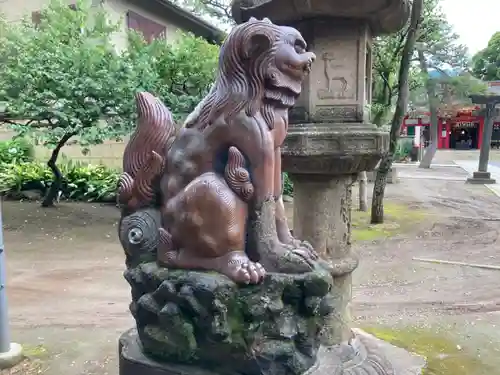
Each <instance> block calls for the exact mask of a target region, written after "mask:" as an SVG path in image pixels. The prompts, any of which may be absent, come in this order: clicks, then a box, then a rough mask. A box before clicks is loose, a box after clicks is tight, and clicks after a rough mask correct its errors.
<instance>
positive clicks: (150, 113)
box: [117, 92, 176, 210]
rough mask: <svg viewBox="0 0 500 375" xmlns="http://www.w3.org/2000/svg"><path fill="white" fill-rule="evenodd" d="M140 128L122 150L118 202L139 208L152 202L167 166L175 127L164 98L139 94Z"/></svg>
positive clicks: (138, 127) (145, 93) (137, 102)
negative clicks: (167, 154) (159, 180)
mask: <svg viewBox="0 0 500 375" xmlns="http://www.w3.org/2000/svg"><path fill="white" fill-rule="evenodd" d="M136 104H137V114H138V117H137V128H136V129H135V132H134V133H133V134H132V136H131V137H130V140H129V142H128V144H127V147H126V148H125V151H124V153H123V173H122V175H121V177H120V181H119V183H118V196H117V198H118V202H119V203H120V204H121V205H124V206H126V207H127V208H128V209H131V210H136V209H138V208H140V207H145V206H148V205H150V204H151V202H153V200H154V199H155V196H156V191H155V188H154V186H153V184H154V181H156V177H157V176H158V175H160V174H161V173H162V171H163V169H164V166H165V161H166V153H167V150H168V148H169V147H170V145H171V144H172V142H173V140H174V138H175V135H176V127H175V123H174V120H173V118H172V114H171V113H170V111H169V110H168V108H167V107H166V106H165V104H163V102H162V101H161V100H160V99H158V98H157V97H155V96H153V95H151V94H150V93H148V92H139V93H137V94H136Z"/></svg>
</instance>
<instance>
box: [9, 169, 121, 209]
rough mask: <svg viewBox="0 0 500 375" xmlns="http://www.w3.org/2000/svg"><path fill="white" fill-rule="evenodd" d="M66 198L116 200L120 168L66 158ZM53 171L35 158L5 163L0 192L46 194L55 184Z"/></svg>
mask: <svg viewBox="0 0 500 375" xmlns="http://www.w3.org/2000/svg"><path fill="white" fill-rule="evenodd" d="M59 168H60V170H61V172H62V173H63V174H64V181H63V183H62V193H63V194H62V195H63V198H66V199H69V200H75V201H84V202H92V201H97V202H101V201H102V202H110V201H114V200H115V194H116V193H115V191H116V185H117V183H118V178H119V175H120V174H119V171H117V170H115V169H111V168H107V167H105V166H103V165H92V164H85V163H75V162H72V161H64V162H62V163H60V167H59ZM52 183H53V181H52V171H51V170H50V169H49V168H48V166H46V165H45V164H44V163H41V162H37V161H31V162H29V161H28V162H20V163H11V164H3V165H2V167H1V168H0V192H1V193H3V194H4V195H6V196H7V197H12V198H18V197H20V196H22V194H21V193H22V192H23V191H26V190H30V191H38V192H40V193H41V194H45V193H46V191H47V190H48V189H50V186H51V185H52Z"/></svg>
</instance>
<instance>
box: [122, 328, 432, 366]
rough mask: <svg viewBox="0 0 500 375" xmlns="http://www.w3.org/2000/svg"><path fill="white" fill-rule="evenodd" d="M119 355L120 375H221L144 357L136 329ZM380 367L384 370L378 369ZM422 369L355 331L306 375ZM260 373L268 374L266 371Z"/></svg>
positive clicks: (323, 352) (323, 353) (412, 358)
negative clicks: (352, 335) (345, 342)
mask: <svg viewBox="0 0 500 375" xmlns="http://www.w3.org/2000/svg"><path fill="white" fill-rule="evenodd" d="M118 353H119V366H120V375H219V374H220V373H219V372H214V371H210V370H208V369H205V368H201V367H197V366H189V365H181V364H175V363H165V362H159V361H157V360H154V359H152V358H150V357H148V356H146V355H145V354H144V351H143V348H142V346H141V343H140V340H139V336H138V335H137V331H136V330H135V329H131V330H129V331H127V332H125V333H124V334H123V335H122V336H121V337H120V341H119V348H118ZM387 357H391V358H394V359H395V360H394V361H392V362H387V361H386V360H385V358H387ZM366 363H368V364H371V367H370V366H363V367H362V368H363V370H361V366H360V365H362V364H366ZM381 363H382V364H383V367H384V368H385V370H381V368H378V366H379V364H381ZM424 366H425V359H424V358H422V357H419V356H416V355H414V354H410V353H408V352H407V351H405V350H403V349H400V348H397V347H395V346H392V345H390V344H387V343H385V342H383V341H381V340H378V339H376V338H374V337H373V336H370V335H367V334H366V333H364V332H362V331H356V336H355V337H354V338H353V339H352V340H351V341H350V343H349V344H345V345H340V346H336V347H323V348H321V349H320V351H319V354H318V361H317V362H316V364H315V365H314V366H313V367H311V368H310V369H309V370H308V371H307V372H306V373H305V375H358V374H367V375H381V374H383V375H419V374H421V373H422V369H423V368H424ZM382 371H384V372H382ZM262 373H263V374H267V373H266V372H265V371H263V372H262ZM228 375H231V374H228ZM234 375H240V374H236V373H235V374H234ZM269 375H275V373H269Z"/></svg>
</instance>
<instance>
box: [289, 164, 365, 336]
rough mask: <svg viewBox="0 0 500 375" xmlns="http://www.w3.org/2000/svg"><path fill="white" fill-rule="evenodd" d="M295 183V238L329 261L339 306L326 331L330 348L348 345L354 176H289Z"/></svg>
mask: <svg viewBox="0 0 500 375" xmlns="http://www.w3.org/2000/svg"><path fill="white" fill-rule="evenodd" d="M290 177H291V179H292V181H293V183H294V217H293V222H294V235H295V236H296V237H297V238H301V239H306V240H307V241H309V242H310V243H311V245H312V246H313V247H314V248H315V249H316V250H317V251H318V252H320V254H321V255H322V256H323V257H324V258H325V259H328V260H329V261H331V263H332V265H333V270H334V272H333V273H334V276H335V285H336V286H337V290H338V292H340V295H339V302H340V306H339V307H338V312H339V315H338V316H337V317H335V319H334V320H333V321H332V322H331V324H330V326H329V327H328V329H329V331H330V335H329V338H330V340H329V344H337V343H339V342H345V341H348V340H349V339H350V338H351V336H352V333H351V329H350V322H351V317H350V309H349V304H350V302H351V272H352V271H354V269H355V268H356V267H357V265H358V260H357V258H356V257H355V256H354V255H353V254H352V252H351V247H350V236H351V230H350V222H351V186H352V183H353V176H351V175H345V176H339V177H335V176H332V175H310V174H298V173H297V174H296V173H291V174H290Z"/></svg>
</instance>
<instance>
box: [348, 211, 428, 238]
mask: <svg viewBox="0 0 500 375" xmlns="http://www.w3.org/2000/svg"><path fill="white" fill-rule="evenodd" d="M370 215H371V214H370V211H368V212H361V211H356V210H353V211H352V214H351V225H352V239H353V240H354V241H373V240H377V239H381V238H387V237H393V236H396V235H398V234H402V233H405V232H408V231H410V230H411V229H412V228H414V226H415V224H419V223H421V222H423V221H424V219H425V217H426V212H425V211H424V210H422V209H418V208H414V207H412V208H409V207H408V206H406V205H404V204H398V203H392V202H386V203H384V223H383V224H378V225H371V224H370Z"/></svg>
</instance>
